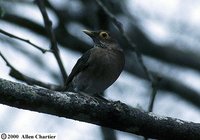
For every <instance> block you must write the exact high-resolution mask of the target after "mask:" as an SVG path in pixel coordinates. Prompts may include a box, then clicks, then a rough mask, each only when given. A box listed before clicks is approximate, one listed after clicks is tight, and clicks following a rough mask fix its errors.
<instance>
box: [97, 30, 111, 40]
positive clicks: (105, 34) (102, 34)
mask: <svg viewBox="0 0 200 140" xmlns="http://www.w3.org/2000/svg"><path fill="white" fill-rule="evenodd" d="M99 36H100V37H101V38H104V39H107V38H108V37H109V35H108V33H106V32H101V33H100V34H99Z"/></svg>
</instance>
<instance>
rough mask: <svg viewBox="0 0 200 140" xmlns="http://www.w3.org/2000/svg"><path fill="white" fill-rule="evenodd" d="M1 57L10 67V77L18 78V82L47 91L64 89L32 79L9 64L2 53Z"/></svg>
mask: <svg viewBox="0 0 200 140" xmlns="http://www.w3.org/2000/svg"><path fill="white" fill-rule="evenodd" d="M0 57H1V58H2V59H3V60H4V61H5V62H6V65H7V66H8V67H10V73H9V75H10V76H12V77H14V78H16V79H17V80H20V81H23V82H25V83H27V84H29V85H38V86H41V87H44V88H47V89H51V90H60V89H62V87H61V86H58V85H54V84H48V83H44V82H41V81H39V80H36V79H34V78H31V77H29V76H27V75H25V74H23V73H21V72H20V71H19V70H17V69H16V68H15V67H13V66H12V65H11V64H10V62H8V60H7V59H6V58H5V57H4V55H3V54H2V53H1V52H0Z"/></svg>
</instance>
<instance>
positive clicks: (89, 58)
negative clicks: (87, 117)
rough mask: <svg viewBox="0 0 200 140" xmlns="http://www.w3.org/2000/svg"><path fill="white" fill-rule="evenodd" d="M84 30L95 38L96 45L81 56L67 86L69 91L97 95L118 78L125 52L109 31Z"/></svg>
mask: <svg viewBox="0 0 200 140" xmlns="http://www.w3.org/2000/svg"><path fill="white" fill-rule="evenodd" d="M83 32H84V33H85V34H87V35H88V36H90V37H91V38H92V39H93V42H94V47H93V48H92V49H90V50H88V51H87V52H86V53H84V54H83V55H82V57H81V58H79V60H78V61H77V63H76V64H75V66H74V68H73V69H72V72H71V73H70V75H69V77H68V79H67V82H66V84H65V86H66V89H67V90H68V91H75V92H83V93H86V94H88V95H93V96H95V95H99V94H100V93H102V92H103V91H104V90H105V89H107V88H108V87H109V86H110V85H112V84H113V83H114V82H115V81H116V80H117V78H118V77H119V75H120V73H121V72H122V70H123V67H124V63H125V59H124V53H123V51H122V49H121V48H120V47H119V44H118V43H117V41H116V40H114V39H113V38H112V37H111V36H110V34H109V33H108V32H106V31H88V30H84V31H83Z"/></svg>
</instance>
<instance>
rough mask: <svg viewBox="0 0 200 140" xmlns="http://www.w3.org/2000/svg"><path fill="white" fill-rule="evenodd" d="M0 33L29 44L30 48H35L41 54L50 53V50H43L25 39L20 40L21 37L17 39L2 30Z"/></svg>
mask: <svg viewBox="0 0 200 140" xmlns="http://www.w3.org/2000/svg"><path fill="white" fill-rule="evenodd" d="M0 33H2V34H4V35H6V36H9V37H11V38H15V39H18V40H21V41H24V42H26V43H28V44H30V45H31V46H33V47H35V48H37V49H38V50H40V51H41V52H42V53H46V52H52V51H51V50H47V49H43V48H41V47H39V46H37V45H35V44H34V43H32V42H31V41H29V40H27V39H23V38H21V37H18V36H16V35H13V34H11V33H8V32H6V31H4V30H2V29H0Z"/></svg>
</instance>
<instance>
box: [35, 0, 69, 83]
mask: <svg viewBox="0 0 200 140" xmlns="http://www.w3.org/2000/svg"><path fill="white" fill-rule="evenodd" d="M35 2H36V4H37V5H38V7H39V9H40V12H41V14H42V16H43V20H44V24H45V28H46V31H47V33H48V36H49V38H50V41H51V49H52V50H53V54H54V56H55V58H56V60H57V62H58V65H59V67H60V71H61V73H62V77H63V84H64V83H65V80H66V79H67V77H68V76H67V73H66V71H65V68H64V65H63V63H62V60H61V58H60V52H59V49H58V46H57V41H56V37H55V34H54V32H53V29H52V22H51V20H50V19H49V17H48V14H47V12H46V9H45V5H44V0H35Z"/></svg>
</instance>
